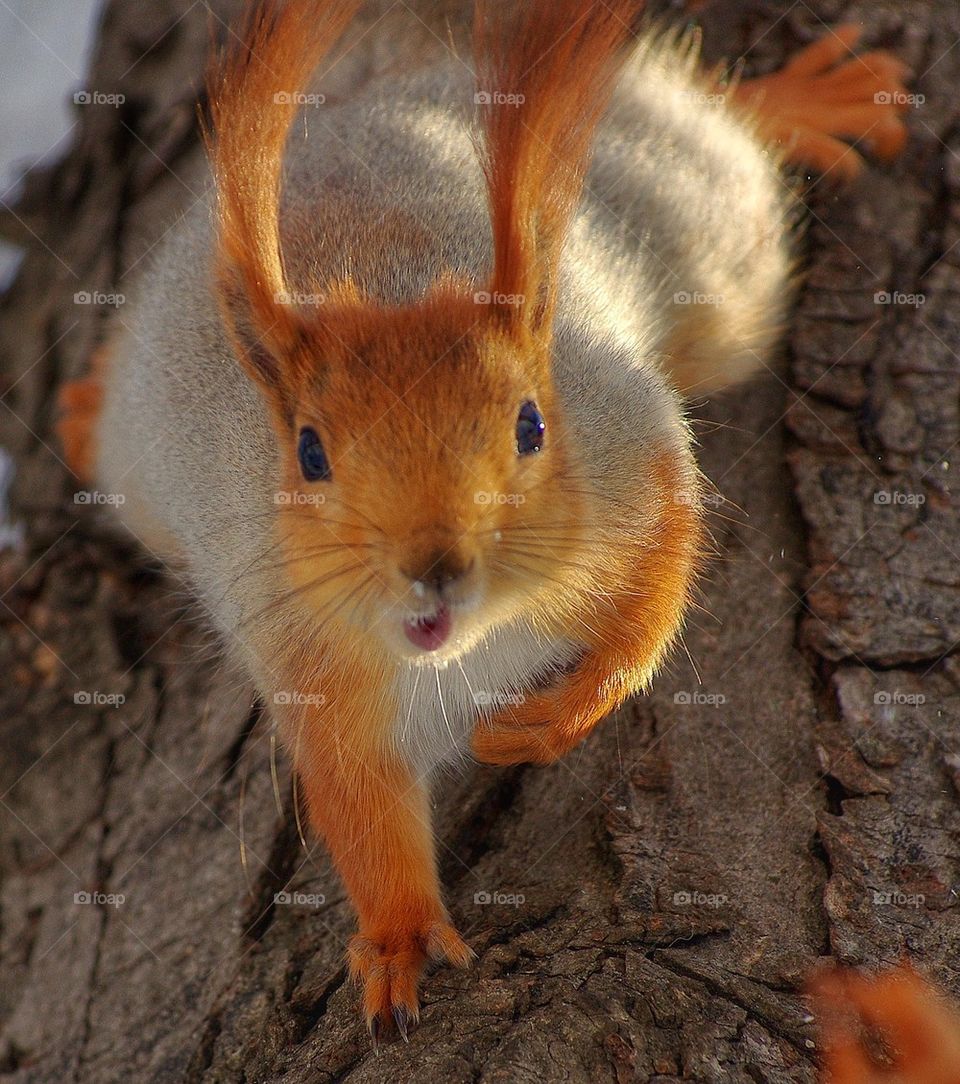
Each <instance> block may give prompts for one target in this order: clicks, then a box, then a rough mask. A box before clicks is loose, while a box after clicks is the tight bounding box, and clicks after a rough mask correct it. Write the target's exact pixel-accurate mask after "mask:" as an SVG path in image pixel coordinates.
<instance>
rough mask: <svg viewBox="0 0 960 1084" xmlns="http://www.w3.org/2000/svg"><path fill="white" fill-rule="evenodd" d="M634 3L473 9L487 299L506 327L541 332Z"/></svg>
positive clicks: (482, 1) (485, 0)
mask: <svg viewBox="0 0 960 1084" xmlns="http://www.w3.org/2000/svg"><path fill="white" fill-rule="evenodd" d="M642 6H643V5H642V3H641V2H640V0H604V3H601V4H584V3H583V0H542V2H529V3H527V4H525V5H524V11H523V12H522V14H520V15H519V16H512V15H510V14H509V11H510V7H511V6H510V5H507V4H504V3H502V0H477V6H476V16H475V22H474V54H475V56H476V57H477V67H478V84H477V90H478V93H477V102H478V104H479V105H480V109H481V112H482V116H481V121H482V129H483V137H484V139H483V147H482V149H481V154H482V158H483V163H484V171H485V173H486V179H487V191H488V196H489V203H490V217H491V224H492V227H493V243H494V268H493V277H492V282H491V286H490V292H491V294H492V295H494V297H495V298H502V299H503V303H502V304H501V305H500V306H499V307H500V309H501V311H502V312H503V313H504V315H506V316H507V317H508V318H510V319H516V318H517V317H518V316H519V318H520V319H522V320H523V322H524V323H525V324H526V325H527V326H528V327H529V328H530V329H531V330H533V331H535V332H542V331H546V332H549V326H550V319H551V316H552V313H553V307H554V304H555V301H556V292H557V273H558V268H559V263H560V255H561V251H562V247H563V241H564V238H565V236H566V233H567V230H568V228H569V225H570V220H571V218H572V216H573V213H574V210H575V209H576V204H577V201H578V200H579V198H580V193H581V191H582V188H583V178H584V174H585V173H586V169H587V165H588V162H589V155H590V144H591V141H592V139H593V135H594V132H595V130H596V126H597V123H598V122H599V120H600V117H601V115H602V114H603V111H604V109H605V108H606V106H607V103H608V101H609V98H610V94H611V92H612V89H613V84H614V81H615V79H616V76H617V73H618V71H619V70H620V67H621V62H622V60H623V58H624V50H625V46H626V44H627V43H628V42H629V41H630V39H631V38H632V35H633V28H634V25H635V23H636V21H637V16H638V14H639V12H640V10H641V9H642Z"/></svg>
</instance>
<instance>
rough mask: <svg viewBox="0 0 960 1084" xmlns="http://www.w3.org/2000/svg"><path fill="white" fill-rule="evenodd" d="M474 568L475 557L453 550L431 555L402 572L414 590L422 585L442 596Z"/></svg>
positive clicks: (411, 564)
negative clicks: (411, 583) (446, 589)
mask: <svg viewBox="0 0 960 1084" xmlns="http://www.w3.org/2000/svg"><path fill="white" fill-rule="evenodd" d="M472 568H473V556H472V555H469V556H468V555H467V554H464V553H461V552H459V551H458V550H456V549H453V550H447V551H445V552H444V551H435V552H433V553H430V554H428V555H427V556H425V557H423V558H421V559H419V560H416V561H413V562H411V563H409V564H407V565H406V566H405V567H404V568H402V569H401V571H402V572H403V574H404V575H405V576H406V577H407V578H408V579H410V580H411V581H412V582H413V584H414V588H416V585H417V584H422V585H423V587H424V588H431V589H432V590H434V591H436V592H437V594H442V593H443V591H444V589H445V588H449V587H451V586H453V585H454V584H455V583H456V582H457V581H458V580H462V579H463V578H464V577H465V576H466V575H467V574H468V573H469V572H470V570H471V569H472Z"/></svg>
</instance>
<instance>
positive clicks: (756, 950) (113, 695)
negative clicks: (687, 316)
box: [0, 0, 960, 1084]
mask: <svg viewBox="0 0 960 1084" xmlns="http://www.w3.org/2000/svg"><path fill="white" fill-rule="evenodd" d="M214 6H215V7H216V9H217V11H218V13H219V14H220V15H222V16H224V17H229V16H235V15H236V10H237V4H236V3H233V2H230V0H220V2H218V3H217V4H215V5H214ZM662 6H663V7H668V6H669V5H666V4H664V5H662ZM693 6H697V7H702V6H703V5H691V7H693ZM860 14H862V16H863V17H864V20H865V22H866V24H867V26H868V29H869V38H870V42H871V44H873V43H876V44H880V45H885V46H890V47H893V48H895V49H896V50H897V51H898V52H899V53H900V54H901V55H902V56H904V57H905V58H906V59H907V61H908V62H909V63H910V64H911V65H912V66H913V68H914V70H915V72H916V73H917V76H918V80H917V82H916V86H915V88H914V89H915V90H916V91H917V92H918V93H920V94H922V95H925V101H924V102H923V103H922V104H919V105H918V106H917V107H916V108H915V109H912V110H911V111H910V126H911V131H912V140H911V143H910V145H909V148H908V151H907V153H906V154H905V156H904V157H903V159H902V160H901V161H900V162H899V163H898V164H897V165H896V166H895V167H893V168H884V169H872V170H871V171H870V172H869V173H868V174H867V175H866V176H865V177H864V178H863V180H862V181H860V182H858V183H857V184H856V185H855V186H854V187H852V188H850V189H848V190H844V191H839V192H838V191H836V190H835V189H832V188H831V187H830V186H829V183H828V182H817V181H813V182H812V183H811V185H810V188H809V193H808V197H807V203H808V206H809V208H810V211H809V215H808V217H807V221H808V229H807V231H806V234H805V238H804V241H803V243H802V248H803V251H804V267H803V271H804V281H805V286H804V288H803V290H802V294H801V297H800V301H799V305H798V308H797V311H796V314H795V316H794V318H793V321H792V324H791V327H790V330H789V334H788V338H787V348H786V350H785V351H784V356H783V358H782V359H781V361H780V362H778V363H777V364H775V365H774V366H773V371H771V372H770V373H769V374H767V375H764V376H763V377H762V378H759V379H757V380H756V381H754V382H753V383H752V384H751V385H750V386H749V387H746V388H744V389H742V390H741V391H739V392H737V393H735V394H730V395H727V396H725V397H723V398H721V399H720V400H718V401H717V402H714V403H711V404H709V405H699V404H698V405H696V407H695V411H694V413H695V417H696V419H697V420H696V428H697V431H698V433H699V436H700V439H701V442H702V449H701V461H702V464H703V466H704V469H705V471H706V473H707V474H708V476H709V477H710V478H711V479H712V480H713V481H714V482H715V483H716V485H717V487H718V489H719V491H720V492H721V493H722V494H723V497H724V501H723V502H720V501H719V500H718V501H717V505H718V507H717V511H716V514H715V515H714V516H713V517H712V521H713V530H714V535H715V540H716V547H717V550H718V556H717V559H716V560H715V561H714V562H713V564H712V567H711V569H710V572H709V574H708V576H707V579H706V582H705V585H704V590H703V609H702V611H700V612H699V613H698V614H697V615H696V616H695V618H694V620H693V623H692V627H691V628H690V630H689V634H688V636H687V649H688V655H689V659H688V657H687V654H680V655H678V657H677V658H676V659H675V661H674V663H673V665H672V667H671V668H670V671H669V672H668V673H666V674H664V675H663V676H661V678H660V680H659V681H658V682H657V684H656V688H655V691H654V692H653V693H652V695H650V696H647V697H644V698H642V699H639V700H637V701H636V702H634V703H631V704H629V705H628V706H627V707H625V708H624V709H623V710H622V711H620V712H618V713H617V715H616V716H615V717H614V718H612V719H610V720H609V721H608V722H607V723H606V724H605V725H604V727H603V728H601V730H600V731H599V732H598V733H597V734H596V735H595V736H594V737H593V738H591V740H590V741H588V742H587V743H586V745H585V746H584V747H582V749H580V750H578V751H576V752H575V753H574V754H573V755H572V756H570V757H569V758H568V759H567V760H565V761H564V762H562V763H559V764H557V765H555V766H553V767H550V768H547V769H537V768H526V767H524V768H519V769H515V770H510V771H495V770H488V769H480V768H478V769H475V770H471V771H469V772H468V773H467V774H466V775H465V776H463V777H462V778H458V779H448V780H445V781H444V782H443V783H442V785H441V786H440V787H439V788H438V791H437V794H436V806H437V808H436V823H437V825H438V830H439V838H440V849H441V855H442V873H443V882H444V885H445V886H446V891H447V898H448V900H449V904H450V910H451V912H452V915H453V916H454V919H455V921H456V923H457V925H458V927H459V928H460V930H461V931H462V932H463V934H464V935H465V936H466V938H467V940H468V941H469V942H470V944H471V945H472V946H473V948H474V949H475V950H476V952H477V961H476V964H475V966H474V967H473V968H472V969H471V970H470V971H468V972H463V973H461V972H455V971H452V970H450V969H440V970H437V971H436V972H434V973H433V974H432V975H431V977H430V978H429V979H428V980H427V982H426V984H425V988H424V992H423V993H424V1009H423V1017H422V1022H421V1024H420V1027H419V1029H418V1030H417V1031H416V1032H415V1034H413V1036H412V1037H411V1042H410V1044H409V1046H404V1045H403V1044H394V1045H391V1046H388V1047H386V1048H384V1049H382V1050H381V1052H380V1053H379V1055H377V1056H374V1055H373V1054H372V1053H371V1050H370V1043H369V1040H368V1037H367V1035H366V1033H365V1030H364V1028H363V1026H362V1024H361V1022H360V1019H359V1016H358V1013H357V994H356V992H355V990H354V989H353V988H352V987H351V985H350V984H349V982H348V981H347V980H346V976H345V972H344V968H343V963H342V960H343V952H344V946H345V942H346V938H347V937H348V935H349V933H350V931H351V927H352V922H353V919H352V916H351V914H350V910H349V907H348V905H347V903H346V901H345V899H344V895H343V891H342V889H341V888H340V886H339V884H338V882H337V879H336V877H335V875H334V874H333V872H332V870H331V866H330V863H329V861H328V859H327V857H326V855H325V854H324V852H323V850H322V848H319V847H318V846H317V845H316V844H315V843H314V842H313V841H312V840H310V839H308V842H307V845H306V846H305V845H304V844H303V842H302V841H301V838H300V835H299V833H298V830H297V817H296V812H297V811H296V808H295V802H294V798H293V793H292V788H291V783H290V771H289V765H288V762H287V761H286V760H285V758H284V756H283V754H282V752H281V751H280V750H278V749H277V748H276V742H275V736H274V732H273V730H272V729H271V725H270V720H269V716H268V714H266V713H264V712H261V711H260V710H259V709H258V707H257V706H256V702H255V699H254V696H253V693H252V690H251V688H250V687H249V686H248V685H246V684H244V683H243V682H242V680H240V679H239V678H238V676H237V675H236V674H233V673H230V672H227V671H225V670H224V668H223V666H222V665H221V664H220V662H219V661H218V658H217V651H216V644H215V643H214V642H213V640H212V638H211V636H210V634H209V633H207V632H205V630H204V628H203V625H202V622H201V621H200V620H198V619H197V617H196V615H195V614H193V613H192V612H191V609H190V605H189V600H188V597H187V595H186V594H185V592H184V591H183V589H182V587H181V585H179V584H177V583H174V582H173V581H172V580H171V579H170V578H169V577H168V575H166V574H164V573H162V572H161V571H160V570H158V569H151V568H144V566H143V565H142V563H141V559H140V558H139V557H138V555H137V554H136V553H135V552H133V551H132V549H130V548H128V547H127V546H125V545H124V544H123V543H120V542H118V541H117V538H116V535H115V534H114V533H113V532H112V531H111V529H110V527H109V522H108V520H107V518H106V517H103V516H102V515H101V514H100V510H99V509H98V508H96V507H88V506H84V505H82V504H77V503H76V498H75V493H76V483H75V482H73V481H72V480H71V479H70V478H69V476H68V473H67V471H66V470H65V468H64V466H63V464H62V463H61V462H60V459H59V453H58V449H57V445H56V443H55V441H54V439H53V438H52V435H51V424H52V420H53V405H52V404H53V393H54V390H55V388H56V386H57V385H58V383H59V382H60V381H61V380H62V379H63V378H64V377H65V376H73V375H76V374H77V373H78V372H80V371H82V369H83V368H84V367H85V366H86V364H87V363H88V359H89V357H90V355H91V354H92V352H93V350H94V348H95V346H96V344H97V343H98V341H99V340H100V338H101V337H102V334H103V330H104V326H105V315H106V313H105V309H104V307H103V306H100V307H98V306H96V305H85V304H76V303H75V301H74V295H75V294H77V293H78V292H84V291H86V292H88V293H89V292H95V291H99V292H101V293H103V294H125V293H129V292H130V286H129V284H130V283H131V282H132V281H134V279H135V274H136V265H137V264H138V263H139V262H140V261H141V260H142V259H143V258H144V257H143V255H142V254H143V253H144V252H145V251H146V250H147V249H148V246H149V245H150V244H151V243H152V241H154V240H156V239H157V238H158V237H159V236H160V234H161V233H162V229H163V226H164V225H165V224H166V223H168V222H169V221H170V217H171V215H172V214H173V213H175V212H176V211H177V210H179V209H183V208H185V207H186V206H189V204H190V203H191V202H193V200H194V199H195V198H196V193H194V192H192V191H191V187H190V183H189V182H188V181H186V180H185V179H184V177H183V172H182V169H181V167H182V165H183V164H184V163H185V162H186V161H187V158H188V157H189V156H190V155H192V154H193V153H194V152H195V149H196V142H197V133H196V126H195V123H194V106H193V101H194V99H195V96H196V93H197V90H198V86H199V82H200V73H201V72H202V69H203V57H204V55H205V53H206V51H207V44H208V40H209V39H208V19H207V14H206V9H205V8H204V7H203V6H202V5H198V4H190V3H188V0H153V2H151V3H150V4H143V3H136V2H134V0H113V3H111V4H110V6H109V8H108V11H107V13H106V17H105V19H104V22H103V26H102V29H101V39H100V45H99V49H98V51H97V54H96V57H95V61H94V70H93V73H92V75H91V77H90V86H91V87H93V88H97V89H99V90H102V91H104V92H109V91H111V90H114V89H119V90H121V91H122V93H123V94H124V95H125V97H126V101H125V103H124V104H123V105H122V106H121V107H119V108H112V107H102V108H101V107H91V108H88V109H85V110H83V111H82V112H81V114H80V117H79V120H80V125H79V128H78V133H79V135H78V138H77V140H76V143H75V145H74V147H73V148H72V149H71V151H70V152H69V154H68V155H67V157H66V158H65V159H64V161H63V162H61V163H60V164H59V165H58V166H56V167H55V168H53V169H51V170H47V171H43V172H36V173H34V174H32V175H31V176H30V177H29V179H28V183H27V187H26V191H25V195H24V197H23V199H22V201H21V203H20V205H19V206H18V207H17V208H16V209H15V210H14V211H10V212H8V213H5V214H4V215H3V217H2V220H0V227H2V230H3V232H4V233H5V234H6V235H7V236H9V237H13V238H15V239H17V240H19V241H22V242H23V243H25V244H27V246H28V248H29V254H28V256H27V259H26V261H25V264H24V266H23V268H22V271H21V273H20V275H19V278H18V280H17V282H16V284H15V285H14V287H13V288H12V289H11V291H10V292H9V293H8V294H7V295H6V296H5V297H4V298H3V299H2V302H0V350H2V358H3V365H2V373H0V404H2V409H0V444H2V445H4V446H5V447H7V448H8V449H10V450H11V452H12V453H13V455H14V457H15V460H16V464H17V474H16V480H15V484H14V488H13V491H12V494H11V503H12V510H13V516H14V518H15V519H17V520H19V521H21V522H23V523H24V524H25V526H26V540H25V544H24V545H23V546H22V547H20V548H18V549H8V550H6V551H5V552H3V554H2V555H0V673H2V674H3V675H4V676H5V680H4V682H3V688H2V691H0V695H2V719H3V724H2V725H3V748H4V755H3V758H2V761H0V807H2V810H3V816H2V820H0V892H2V894H0V946H2V947H0V1076H2V1077H3V1079H4V1080H7V1079H9V1080H10V1081H11V1084H13V1082H16V1084H26V1082H28V1081H29V1082H34V1081H37V1082H40V1081H43V1082H47V1081H50V1082H58V1084H59V1082H63V1081H67V1080H76V1081H83V1082H87V1081H90V1082H96V1084H106V1082H110V1081H131V1080H135V1081H164V1082H166V1081H171V1082H172V1081H188V1082H193V1081H201V1080H202V1081H230V1082H240V1081H258V1082H260V1081H284V1082H287V1084H301V1082H307V1081H311V1082H312V1081H328V1080H329V1081H332V1080H350V1081H356V1082H359V1081H380V1080H391V1081H423V1082H425V1084H426V1082H430V1084H433V1082H436V1081H438V1080H445V1081H454V1082H459V1081H483V1082H485V1084H487V1082H489V1084H493V1082H507V1081H510V1082H515V1081H518V1082H523V1081H530V1082H536V1084H543V1082H545V1081H547V1082H553V1081H558V1082H559V1081H575V1082H580V1081H584V1082H587V1081H589V1082H606V1081H611V1082H617V1084H626V1082H629V1081H650V1080H652V1081H657V1082H661V1084H666V1082H668V1081H677V1080H695V1081H709V1082H714V1081H716V1082H723V1084H727V1082H731V1081H733V1082H743V1084H756V1082H758V1081H770V1082H786V1081H797V1082H800V1081H803V1082H807V1081H813V1080H814V1079H815V1078H816V1059H817V1052H816V1048H815V1043H816V1031H815V1026H814V1025H813V1024H812V1023H811V1022H810V1020H809V1017H808V1008H807V1005H806V1003H805V1001H804V999H803V996H802V988H803V982H804V980H805V978H806V976H807V975H808V974H809V973H810V971H811V969H812V968H815V967H816V966H817V965H818V963H819V962H822V961H823V960H824V959H825V958H831V959H833V960H840V961H843V962H846V963H856V964H866V965H879V964H882V963H894V962H896V961H898V960H899V959H900V958H901V957H902V956H903V955H906V956H907V957H908V958H909V959H911V960H912V961H913V962H914V963H915V965H917V966H918V967H919V968H920V969H921V970H926V971H927V972H928V973H929V974H931V975H932V976H933V977H934V978H936V979H937V980H939V981H940V982H941V983H943V984H944V985H945V986H946V987H947V988H949V989H951V990H952V991H953V992H954V993H955V994H958V993H960V973H958V972H957V969H956V968H957V964H956V952H955V946H956V945H957V944H958V943H960V918H958V909H957V896H956V886H957V884H958V880H960V869H958V856H960V839H958V830H960V816H958V799H960V717H958V712H960V704H958V692H957V688H958V684H960V670H958V668H957V666H956V663H955V660H954V658H953V655H952V652H953V650H954V647H955V644H956V643H957V641H958V640H960V523H958V519H960V516H958V507H957V501H956V499H955V498H954V497H953V495H952V485H953V483H952V476H953V474H954V473H955V472H956V469H957V468H956V467H955V460H957V459H958V458H960V452H958V448H960V354H958V351H960V315H958V312H960V309H958V306H957V301H958V297H960V244H958V242H960V229H958V227H960V168H958V165H957V163H958V162H960V135H958V128H957V124H956V90H957V87H958V85H960V78H958V77H960V49H955V48H953V46H954V45H955V44H956V42H957V40H958V38H960V12H958V9H957V6H956V3H955V0H926V2H922V0H914V2H912V3H911V2H909V0H908V2H906V3H901V2H899V0H883V2H873V0H871V2H869V3H866V2H865V3H862V4H855V5H852V6H847V5H844V4H842V3H840V2H835V0H815V2H814V0H811V3H810V4H809V5H808V4H799V5H796V6H793V5H789V4H787V3H786V2H784V3H782V4H781V3H772V2H771V3H763V2H759V0H751V2H747V3H744V2H742V0H741V2H738V0H717V2H715V3H713V4H708V5H707V6H706V8H705V10H703V11H701V12H699V16H700V17H701V19H702V21H703V24H704V27H705V40H706V52H707V55H708V56H710V57H711V58H717V57H720V56H724V55H725V56H739V55H740V54H741V53H743V52H745V51H747V50H748V49H749V50H750V53H749V66H750V68H751V69H753V70H756V71H766V70H769V69H770V68H772V67H773V66H774V65H775V64H777V63H779V62H780V61H781V60H782V59H783V57H784V56H785V55H786V54H787V53H788V52H789V51H790V50H791V49H793V48H794V47H796V46H797V45H799V44H802V43H804V42H806V41H808V40H810V39H811V38H812V37H813V36H816V35H818V34H820V33H822V32H823V26H822V24H821V20H823V21H824V22H827V23H833V22H835V21H837V20H840V19H849V18H851V17H856V16H857V15H860ZM146 258H149V256H147V257H146ZM889 295H892V302H891V303H887V302H888V300H889ZM116 300H117V302H118V305H117V310H116V317H117V318H119V319H123V306H122V303H120V302H119V299H116ZM107 307H109V306H107ZM145 452H149V454H163V450H162V449H155V450H146V449H145ZM121 701H122V702H121ZM278 894H279V902H278ZM284 899H287V900H289V901H290V902H286V903H285V902H283V901H284ZM487 900H489V901H490V902H485V901H487ZM951 947H953V951H951Z"/></svg>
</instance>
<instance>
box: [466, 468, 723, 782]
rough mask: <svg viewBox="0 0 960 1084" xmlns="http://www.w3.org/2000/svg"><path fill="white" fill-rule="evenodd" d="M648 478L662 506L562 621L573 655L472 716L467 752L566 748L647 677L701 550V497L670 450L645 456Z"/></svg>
mask: <svg viewBox="0 0 960 1084" xmlns="http://www.w3.org/2000/svg"><path fill="white" fill-rule="evenodd" d="M644 482H645V485H646V486H647V488H648V490H649V491H650V492H651V493H656V494H657V495H658V497H659V500H658V507H659V509H660V512H659V515H658V517H657V518H656V520H655V522H653V523H651V524H649V525H648V526H647V527H646V528H645V529H644V530H643V531H639V530H638V531H637V536H638V540H637V541H635V542H634V543H633V544H629V545H624V546H622V547H621V548H620V551H619V561H620V563H619V565H618V566H615V565H613V564H611V565H610V566H609V568H608V569H607V571H606V576H607V582H606V583H601V584H598V585H597V587H598V590H597V592H596V594H595V596H594V598H593V600H592V601H591V602H590V603H588V602H586V601H585V602H584V604H583V605H584V615H583V620H582V621H581V622H579V623H578V625H577V626H576V627H571V628H569V629H568V630H567V633H568V635H569V636H570V637H571V638H576V640H578V641H579V642H580V643H581V644H582V645H583V649H582V653H581V656H580V659H579V661H578V662H577V664H576V665H575V666H574V667H573V669H572V670H571V671H570V672H569V673H568V674H566V675H565V676H564V677H563V678H562V679H561V680H560V681H559V682H558V683H556V684H555V685H552V686H550V687H549V688H547V689H546V690H544V691H542V692H536V693H533V694H532V695H529V696H527V697H526V698H525V699H524V700H523V701H522V702H521V703H519V704H511V705H510V706H509V707H506V708H504V709H502V710H500V711H498V712H497V713H496V714H495V715H494V716H493V717H492V718H491V719H481V720H480V721H479V722H478V723H477V726H476V729H475V730H474V734H473V752H474V755H475V756H476V757H477V758H478V759H479V760H481V761H483V762H484V763H486V764H522V763H533V764H550V763H552V762H553V761H554V760H557V759H558V758H559V757H562V756H563V755H564V754H565V753H567V752H569V751H570V750H571V749H572V748H573V747H574V746H575V745H578V744H579V743H580V742H581V741H583V739H584V738H586V737H587V735H588V734H589V733H590V731H591V730H593V728H594V727H595V726H596V725H597V723H599V722H600V720H601V719H603V718H604V717H605V716H606V715H608V714H609V713H610V712H611V711H613V709H614V708H616V707H617V706H618V705H619V704H621V703H622V702H623V701H624V700H625V699H626V698H627V697H628V696H630V695H631V694H633V693H635V692H637V691H639V690H640V689H643V688H645V687H646V686H647V685H648V683H649V682H650V679H651V678H652V677H653V674H654V673H655V672H656V670H657V668H658V666H659V665H660V661H661V659H662V657H663V654H664V652H665V651H666V649H667V648H668V647H669V646H670V644H671V643H672V642H673V640H674V639H675V637H676V636H677V634H678V632H679V630H680V627H681V625H682V623H683V617H684V613H685V611H686V608H687V605H688V602H689V594H690V585H691V580H692V576H693V572H694V570H695V569H696V567H697V566H698V564H699V563H700V560H701V554H702V547H703V528H702V522H701V516H700V512H699V502H698V500H697V499H696V498H695V497H694V496H693V493H694V490H693V489H692V488H691V483H690V481H689V479H687V478H685V476H684V474H683V471H682V468H681V467H679V466H678V465H677V464H676V463H675V462H672V461H671V459H670V457H669V456H661V457H659V458H657V459H655V460H653V461H652V462H651V463H650V464H649V465H648V467H647V470H646V472H645V477H644ZM639 539H642V541H640V540H639Z"/></svg>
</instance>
